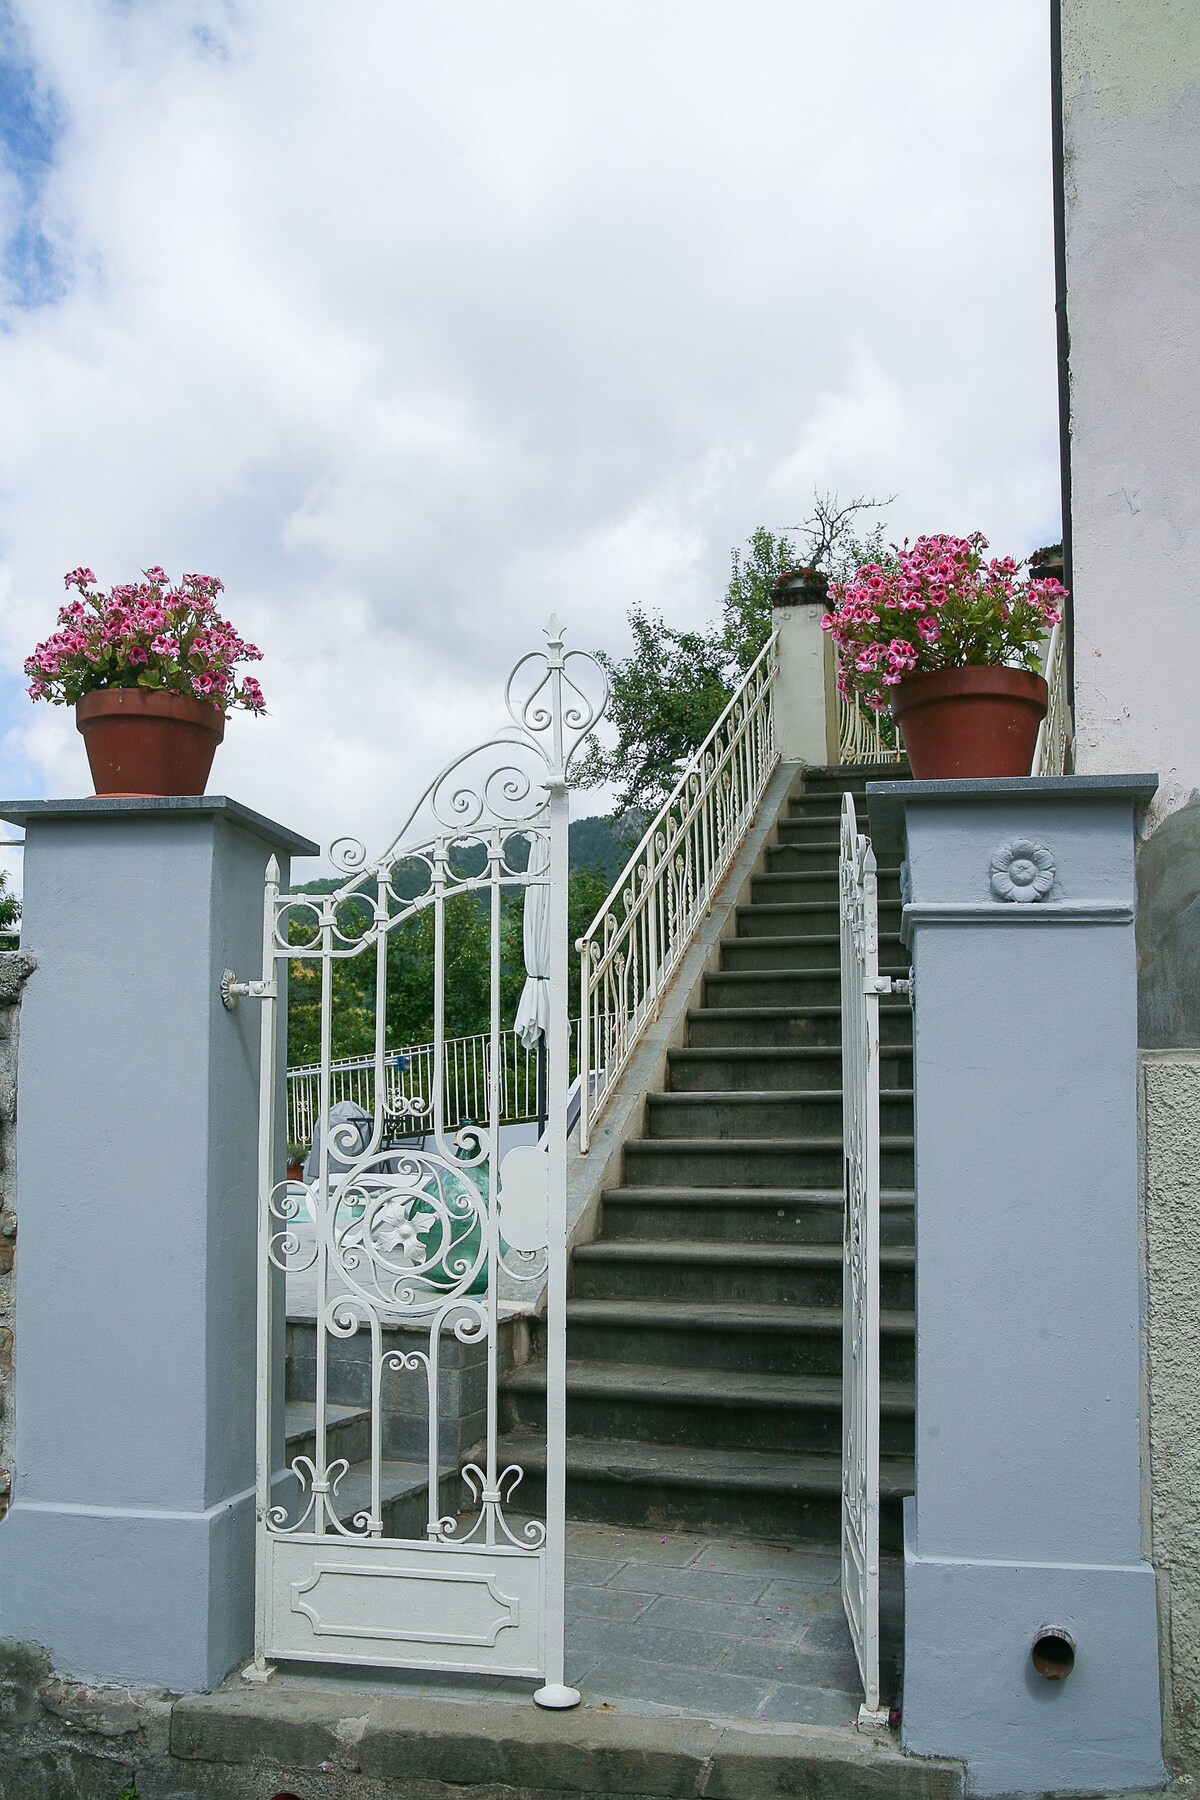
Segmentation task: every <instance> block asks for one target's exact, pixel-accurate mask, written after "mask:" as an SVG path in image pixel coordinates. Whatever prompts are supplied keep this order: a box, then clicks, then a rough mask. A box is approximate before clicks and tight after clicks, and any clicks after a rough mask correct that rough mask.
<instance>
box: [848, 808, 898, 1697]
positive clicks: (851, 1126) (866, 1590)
mask: <svg viewBox="0 0 1200 1800" xmlns="http://www.w3.org/2000/svg"><path fill="white" fill-rule="evenodd" d="M838 887H839V892H840V897H841V904H840V914H841V939H842V954H841V962H842V1134H843V1144H844V1167H845V1192H844V1204H845V1212H844V1219H845V1227H844V1228H845V1240H844V1262H843V1272H842V1603H843V1605H844V1606H845V1609H846V1618H847V1620H848V1621H849V1625H850V1635H851V1637H852V1638H853V1640H854V1649H855V1654H856V1655H857V1657H858V1667H859V1672H860V1674H861V1676H862V1684H863V1690H864V1695H865V1698H864V1701H863V1705H862V1707H861V1709H860V1711H859V1724H860V1725H884V1724H886V1723H887V1717H888V1713H887V1708H886V1707H884V1706H881V1704H880V1692H879V996H880V994H881V993H890V992H891V991H892V982H891V980H890V979H889V977H887V976H881V975H880V973H879V910H878V896H877V892H876V875H875V853H874V851H873V850H872V849H871V843H870V839H869V838H867V837H866V836H865V835H864V834H863V833H861V832H860V831H859V829H858V820H857V817H856V815H855V810H854V797H853V795H852V794H850V793H847V794H845V795H844V796H843V800H842V836H841V856H840V859H839V881H838Z"/></svg>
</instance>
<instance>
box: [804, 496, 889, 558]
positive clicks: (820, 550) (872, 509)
mask: <svg viewBox="0 0 1200 1800" xmlns="http://www.w3.org/2000/svg"><path fill="white" fill-rule="evenodd" d="M895 498H896V496H895V494H889V495H888V497H887V499H886V500H880V499H875V498H873V497H871V496H869V495H867V494H856V495H855V496H854V498H853V500H847V501H842V500H841V498H840V497H839V496H838V494H837V493H835V492H831V491H829V490H828V489H827V490H826V492H825V493H823V494H822V493H821V492H820V491H819V490H818V489H817V488H814V489H813V510H812V513H811V514H810V516H809V517H808V518H807V519H805V520H804V522H803V524H801V525H794V526H792V527H791V528H790V529H791V530H793V531H802V532H804V534H805V536H806V537H807V538H808V551H807V555H808V560H809V563H810V564H811V566H812V567H813V568H814V569H822V570H824V571H825V573H827V574H828V573H830V564H831V563H832V562H833V561H834V559H835V558H836V556H837V553H838V551H839V550H841V549H842V548H843V547H844V546H845V545H846V544H848V543H850V542H852V541H854V531H853V522H854V521H855V519H857V517H858V515H859V514H860V513H880V512H883V511H884V510H885V508H887V507H889V506H891V505H892V503H893V502H894V500H895ZM878 534H879V529H878V528H877V529H876V532H875V534H874V535H875V536H878Z"/></svg>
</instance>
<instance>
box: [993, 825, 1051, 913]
mask: <svg viewBox="0 0 1200 1800" xmlns="http://www.w3.org/2000/svg"><path fill="white" fill-rule="evenodd" d="M1056 873H1057V871H1056V869H1055V867H1054V858H1053V857H1052V856H1051V854H1050V852H1049V850H1047V848H1046V846H1045V844H1039V843H1037V842H1036V841H1035V840H1034V839H1033V838H1014V839H1013V841H1012V843H1010V844H1001V846H1000V848H999V849H998V850H997V851H995V852H994V854H993V856H992V883H991V886H992V893H993V894H994V895H995V896H996V899H997V900H1013V901H1015V902H1016V903H1017V904H1018V905H1019V906H1021V905H1023V906H1028V905H1031V904H1033V903H1034V902H1036V901H1038V900H1044V899H1045V898H1046V895H1047V894H1048V893H1049V892H1050V889H1051V888H1052V887H1053V886H1054V878H1055V875H1056Z"/></svg>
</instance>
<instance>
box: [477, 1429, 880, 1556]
mask: <svg viewBox="0 0 1200 1800" xmlns="http://www.w3.org/2000/svg"><path fill="white" fill-rule="evenodd" d="M498 1453H499V1454H500V1455H501V1456H502V1457H503V1458H504V1460H505V1461H506V1462H510V1463H516V1464H517V1465H518V1466H519V1467H520V1468H522V1469H523V1470H524V1471H525V1479H524V1482H523V1483H522V1488H521V1493H522V1500H523V1505H524V1506H525V1507H526V1508H527V1509H528V1510H529V1511H531V1512H533V1513H535V1514H536V1513H537V1512H538V1511H539V1509H540V1508H541V1507H543V1506H544V1504H545V1469H546V1448H545V1443H544V1441H543V1439H542V1438H541V1437H540V1436H539V1435H538V1434H537V1433H534V1432H530V1433H526V1432H515V1431H514V1432H506V1433H505V1434H504V1436H503V1437H501V1439H500V1440H499V1444H498ZM880 1488H881V1495H882V1499H883V1505H882V1507H881V1515H882V1516H881V1520H880V1540H881V1543H882V1545H883V1547H884V1548H886V1549H899V1548H901V1547H902V1535H901V1525H900V1502H901V1500H902V1499H903V1497H904V1496H905V1495H906V1494H911V1492H912V1491H913V1473H912V1462H911V1460H910V1459H908V1458H907V1457H887V1458H881V1459H880ZM841 1492H842V1469H841V1457H840V1456H835V1455H824V1456H822V1455H819V1454H809V1455H803V1454H793V1455H787V1454H785V1453H783V1452H780V1451H763V1450H759V1451H749V1450H747V1451H742V1452H740V1453H738V1454H737V1455H732V1454H730V1452H728V1451H726V1450H705V1449H694V1448H683V1447H672V1446H669V1445H661V1444H637V1443H629V1442H625V1441H619V1440H618V1441H614V1440H612V1439H609V1438H597V1439H591V1438H583V1437H569V1438H568V1440H567V1512H568V1514H569V1515H570V1517H571V1518H573V1519H602V1520H604V1521H606V1522H609V1523H612V1524H618V1525H645V1526H653V1527H654V1528H656V1529H664V1530H687V1529H697V1530H712V1529H716V1530H728V1531H736V1532H737V1533H738V1534H739V1536H742V1537H767V1538H773V1539H780V1538H782V1539H783V1540H784V1541H786V1542H788V1543H836V1542H837V1540H838V1534H839V1531H840V1528H841Z"/></svg>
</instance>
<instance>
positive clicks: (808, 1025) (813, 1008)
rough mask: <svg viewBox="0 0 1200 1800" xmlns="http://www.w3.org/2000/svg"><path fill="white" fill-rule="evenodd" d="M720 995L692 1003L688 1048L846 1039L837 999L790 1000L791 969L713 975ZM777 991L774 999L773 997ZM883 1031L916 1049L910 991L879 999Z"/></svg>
mask: <svg viewBox="0 0 1200 1800" xmlns="http://www.w3.org/2000/svg"><path fill="white" fill-rule="evenodd" d="M710 985H712V988H713V993H714V994H719V996H720V998H719V1000H716V999H714V1000H712V1001H710V1003H709V1004H707V1005H705V1006H700V1007H693V1008H692V1009H691V1011H690V1012H689V1013H688V1015H687V1025H688V1048H690V1049H694V1050H698V1049H724V1048H743V1047H746V1048H758V1047H762V1048H767V1047H769V1046H777V1045H798V1046H805V1045H808V1046H810V1047H812V1048H814V1049H829V1048H832V1046H834V1045H835V1044H837V1045H840V1043H841V1041H842V1009H841V1006H840V1005H838V1004H837V1003H836V1002H830V1001H819V1002H813V1003H810V1004H805V1003H803V1002H800V1003H797V1004H788V1000H787V993H785V994H784V995H783V996H780V994H779V992H778V990H779V989H780V988H785V989H786V990H787V992H790V991H791V990H792V989H793V986H794V985H799V984H798V982H797V978H796V977H795V976H792V975H788V976H779V977H776V978H774V979H771V978H770V977H768V976H763V975H708V976H706V977H705V988H706V992H707V991H708V988H709V986H710ZM772 996H774V1002H773V1000H772ZM879 1036H880V1041H881V1043H882V1044H884V1045H886V1046H888V1047H889V1048H891V1047H895V1048H897V1049H903V1050H907V1051H908V1053H909V1054H910V1055H911V1053H912V1008H911V1007H910V1006H909V1004H908V1000H907V998H906V997H905V996H903V995H899V996H897V998H896V999H894V1000H892V999H885V1000H881V1001H880V1003H879Z"/></svg>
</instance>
